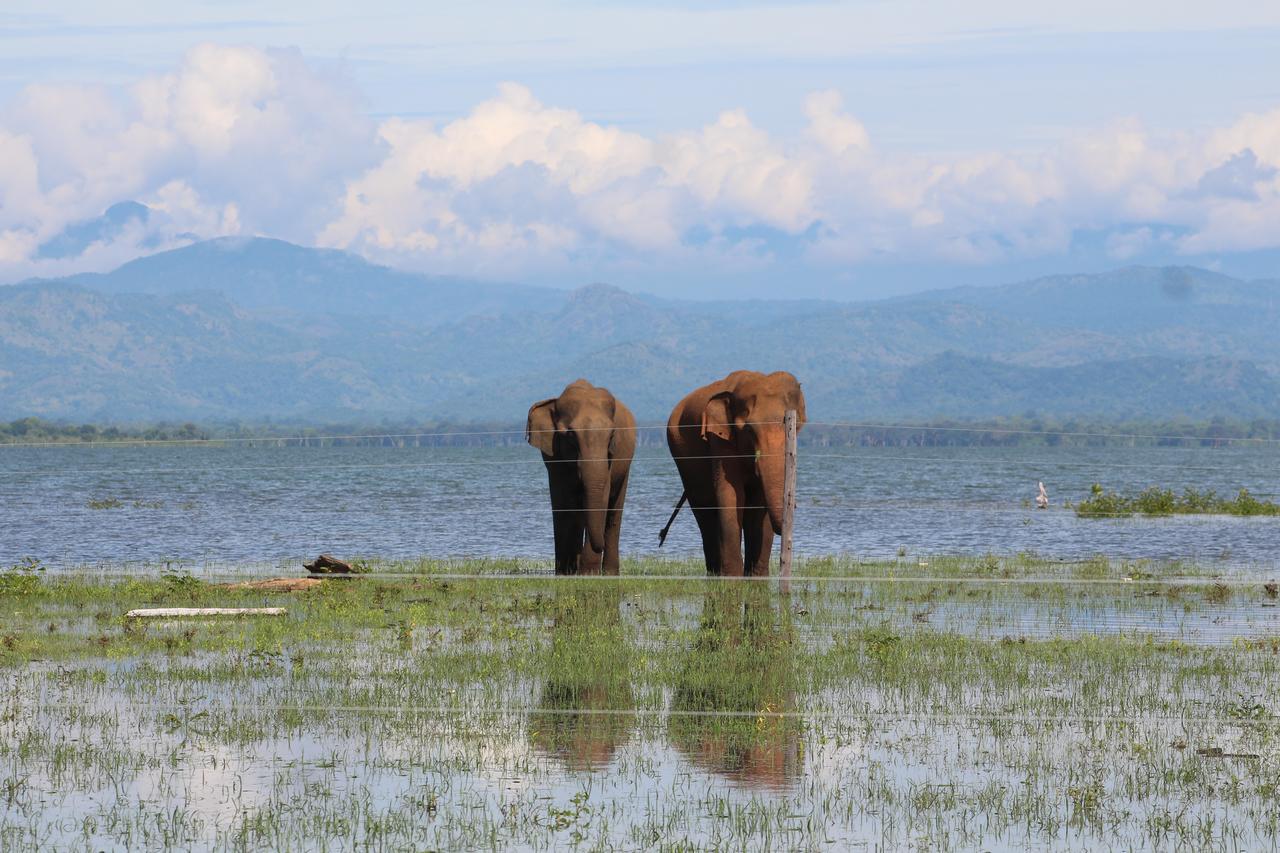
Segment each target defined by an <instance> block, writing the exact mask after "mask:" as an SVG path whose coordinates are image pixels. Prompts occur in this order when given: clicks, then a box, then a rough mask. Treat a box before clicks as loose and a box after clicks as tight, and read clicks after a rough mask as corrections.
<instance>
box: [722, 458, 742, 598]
mask: <svg viewBox="0 0 1280 853" xmlns="http://www.w3.org/2000/svg"><path fill="white" fill-rule="evenodd" d="M717 467H718V468H719V470H718V471H716V477H715V488H716V504H717V505H718V507H719V513H718V516H719V517H718V521H719V523H720V574H722V575H726V576H728V577H735V578H740V577H742V572H743V565H742V507H743V506H745V505H746V500H745V499H746V490H745V489H744V488H743V482H742V477H741V476H740V472H739V471H738V470H737V469H738V466H737V465H731V464H724V462H721V463H720V464H719V465H717Z"/></svg>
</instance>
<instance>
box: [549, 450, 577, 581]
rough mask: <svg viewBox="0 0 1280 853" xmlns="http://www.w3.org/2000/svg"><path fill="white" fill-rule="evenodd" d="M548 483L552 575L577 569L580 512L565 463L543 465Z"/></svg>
mask: <svg viewBox="0 0 1280 853" xmlns="http://www.w3.org/2000/svg"><path fill="white" fill-rule="evenodd" d="M547 479H548V481H549V483H550V486H551V510H552V512H551V516H552V527H553V529H554V531H555V539H556V574H558V575H571V574H573V573H574V572H576V571H577V570H578V552H579V551H581V550H582V537H583V525H582V519H581V517H580V515H581V514H580V513H579V512H577V510H578V509H580V508H581V507H580V504H581V498H580V496H579V495H578V489H577V482H576V475H575V474H574V473H573V471H572V470H570V468H569V466H567V465H564V464H560V463H554V462H552V463H548V464H547Z"/></svg>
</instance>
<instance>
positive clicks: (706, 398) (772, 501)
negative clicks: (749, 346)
mask: <svg viewBox="0 0 1280 853" xmlns="http://www.w3.org/2000/svg"><path fill="white" fill-rule="evenodd" d="M790 409H794V410H795V412H796V429H797V431H798V430H799V429H800V428H801V427H802V426H803V425H804V423H805V408H804V393H803V392H802V391H801V390H800V383H799V382H798V381H796V378H795V377H794V376H792V375H791V374H790V373H787V372H785V371H779V372H777V373H770V374H768V375H765V374H763V373H757V372H755V371H753V370H738V371H735V372H733V373H730V374H729V375H728V376H726V377H725V378H724V379H721V380H720V381H718V382H712V383H711V384H710V385H704V386H703V387H701V388H699V389H697V390H696V391H692V392H690V393H689V394H688V395H687V396H686V397H685V398H684V399H683V400H681V401H680V402H679V403H678V404H677V405H676V407H675V410H674V411H672V413H671V418H670V420H668V422H667V446H668V447H670V448H671V455H672V457H673V458H674V459H675V463H676V468H678V469H679V471H680V479H681V481H682V482H683V483H684V496H683V497H682V500H684V499H687V500H688V502H689V507H690V509H691V510H692V511H693V515H694V518H695V519H696V520H697V522H698V530H699V532H700V533H701V534H702V550H703V554H704V555H705V557H706V562H707V572H708V574H712V575H726V576H731V577H742V576H743V574H744V569H745V574H748V575H757V576H767V575H768V574H769V555H770V553H771V552H772V551H773V537H774V534H777V533H781V532H782V512H783V507H782V485H783V482H782V481H783V476H784V455H785V450H786V448H785V436H784V433H783V425H782V419H783V415H784V414H785V413H786V412H787V411H788V410H790ZM678 506H679V505H677V512H678V511H679V509H678ZM672 518H673V519H674V514H673V516H672ZM664 532H665V531H664ZM744 543H745V549H746V554H745V559H744V555H743V545H744Z"/></svg>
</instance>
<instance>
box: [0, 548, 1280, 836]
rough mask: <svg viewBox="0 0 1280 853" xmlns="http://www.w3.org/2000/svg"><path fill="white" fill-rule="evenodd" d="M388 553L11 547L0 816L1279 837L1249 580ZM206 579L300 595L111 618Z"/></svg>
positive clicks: (134, 822)
mask: <svg viewBox="0 0 1280 853" xmlns="http://www.w3.org/2000/svg"><path fill="white" fill-rule="evenodd" d="M370 562H373V563H374V564H375V565H374V567H373V569H374V574H373V575H371V576H369V577H364V578H359V579H355V580H331V581H326V582H325V583H324V584H323V585H321V586H320V587H318V588H315V589H313V590H311V591H307V592H303V593H296V594H264V593H261V592H256V591H251V590H232V589H227V588H223V587H219V586H217V585H214V584H211V583H207V582H203V581H200V580H197V579H194V578H191V577H189V576H184V575H170V576H168V577H157V576H152V577H148V578H132V579H122V580H106V579H94V578H92V577H90V576H88V575H81V576H77V577H62V576H58V575H55V574H53V573H50V572H41V571H40V570H39V567H38V566H34V565H26V566H21V567H15V568H14V569H13V570H11V571H8V572H3V573H0V673H2V674H3V676H4V678H5V683H6V690H5V692H4V695H3V698H2V699H0V800H3V801H4V804H5V807H4V812H3V817H0V846H3V847H4V848H5V849H19V848H24V847H39V846H59V847H106V846H118V847H128V848H131V849H133V848H155V849H165V848H178V849H185V848H190V847H193V846H197V847H212V848H263V847H271V848H277V849H298V848H317V847H335V846H351V847H355V846H362V847H363V846H374V847H386V848H392V849H402V848H411V849H431V848H439V849H458V848H466V849H477V848H478V849H507V848H510V847H525V848H531V849H562V848H565V847H579V848H582V849H600V848H623V849H636V848H641V847H643V848H657V849H704V848H705V849H713V848H725V847H728V848H735V849H741V848H752V849H760V848H770V849H803V848H806V847H812V846H843V847H847V846H849V845H850V844H852V843H853V842H854V841H858V840H867V841H870V842H871V843H872V844H873V846H875V845H878V846H880V847H882V848H888V849H903V848H912V847H917V848H921V847H922V848H929V849H973V848H978V847H1028V846H1029V847H1036V848H1042V847H1050V848H1052V847H1071V848H1080V847H1108V846H1117V845H1118V846H1121V847H1150V846H1162V847H1174V846H1178V845H1182V846H1187V847H1197V848H1198V847H1205V846H1213V847H1218V848H1224V849H1257V848H1259V847H1271V846H1274V845H1275V844H1276V843H1277V842H1278V840H1280V808H1278V807H1277V805H1276V803H1277V798H1276V793H1277V792H1280V742H1278V741H1277V733H1280V724H1278V723H1280V719H1278V718H1277V716H1276V715H1277V713H1280V706H1278V705H1277V704H1276V700H1275V697H1276V696H1277V695H1280V690H1278V689H1277V688H1280V654H1278V653H1277V649H1280V637H1278V636H1277V635H1276V634H1275V633H1274V632H1273V630H1272V629H1271V625H1272V623H1273V621H1274V616H1273V614H1274V613H1275V612H1276V611H1275V610H1272V609H1269V608H1267V607H1266V605H1269V604H1270V603H1272V599H1271V598H1270V596H1269V595H1268V593H1267V592H1266V590H1265V589H1264V588H1263V587H1262V586H1261V585H1260V584H1258V585H1245V584H1221V583H1218V582H1217V581H1215V580H1214V579H1213V578H1210V577H1206V576H1205V574H1204V573H1203V572H1198V571H1197V570H1196V569H1195V568H1194V567H1180V569H1174V568H1170V567H1160V566H1146V567H1145V568H1146V570H1147V571H1146V572H1145V574H1147V575H1149V576H1150V577H1143V578H1139V579H1137V580H1136V581H1134V582H1125V581H1124V578H1126V577H1129V578H1132V577H1133V574H1132V573H1134V572H1141V570H1140V569H1138V568H1135V567H1134V566H1132V565H1128V566H1126V565H1125V564H1122V563H1112V562H1111V561H1108V560H1104V559H1098V560H1094V561H1091V562H1089V563H1085V564H1057V563H1046V562H1044V561H1037V560H1036V558H1034V557H1032V556H1030V555H1024V556H1023V557H1020V558H1010V559H1006V558H997V557H983V558H975V559H972V560H959V559H953V560H941V561H939V560H937V559H931V560H927V561H926V560H919V559H907V558H904V559H902V560H899V561H889V562H888V563H881V564H875V565H867V566H858V565H855V564H854V563H852V562H851V561H847V560H839V559H829V560H813V561H807V562H805V563H802V564H801V565H800V566H799V567H797V575H798V576H803V577H806V578H816V580H806V581H804V582H797V583H796V585H795V587H794V588H793V592H792V593H791V595H790V596H783V595H780V594H778V593H777V591H776V589H775V588H774V586H773V585H772V584H767V583H759V582H726V581H715V580H707V579H706V578H704V577H702V576H701V575H699V574H698V572H697V571H696V568H697V567H696V566H694V565H692V564H688V563H678V562H670V563H661V564H657V563H652V562H648V561H646V562H641V563H629V564H628V565H626V566H625V567H624V573H626V574H630V575H632V576H631V577H627V576H625V574H624V577H622V578H618V579H606V580H597V579H574V578H550V577H537V576H532V575H529V576H527V577H516V578H511V577H491V578H485V577H481V578H459V577H448V576H447V575H450V574H469V573H474V572H475V571H476V570H479V572H480V573H484V572H490V573H493V572H504V573H505V572H508V571H510V570H512V569H520V568H521V566H519V565H515V566H513V565H511V564H506V563H486V564H481V565H475V564H465V563H464V564H458V563H439V562H435V561H376V560H375V561H370ZM920 562H929V564H930V565H928V566H925V567H921V566H919V565H918V564H919V563H920ZM524 568H527V567H524ZM390 569H396V570H399V571H401V572H406V573H407V574H405V575H403V576H401V577H384V576H383V574H382V573H384V572H386V571H388V570H390ZM854 570H861V571H864V572H865V574H864V575H863V576H861V577H860V578H856V579H854V580H850V578H852V577H854V576H853V575H852V574H851V573H852V572H853V571H854ZM893 571H897V572H898V573H899V574H898V575H896V576H894V575H893V574H892V572H893ZM924 572H928V573H929V575H928V576H925V575H924V574H923V573H924ZM638 574H644V575H646V576H647V577H643V578H640V577H635V575H638ZM1046 580H1048V581H1055V582H1043V581H1046ZM1077 580H1088V581H1090V582H1088V583H1077V582H1076V581H1077ZM1096 581H1104V582H1102V583H1098V582H1096ZM201 605H226V606H263V605H279V606H284V607H286V608H288V615H287V616H286V617H284V618H276V619H242V620H229V621H195V622H180V623H179V622H174V623H170V624H152V623H144V622H140V621H133V622H130V621H128V620H125V619H124V618H123V614H124V612H125V611H126V610H128V609H131V608H135V607H145V606H201ZM1254 617H1256V619H1255V618H1254ZM1250 620H1253V621H1250ZM1215 623H1216V625H1217V626H1218V627H1214V628H1212V630H1211V629H1210V628H1211V626H1214V625H1215ZM1224 625H1225V626H1226V627H1225V628H1223V627H1221V626H1224ZM1216 749H1220V750H1222V752H1223V755H1224V756H1226V755H1228V754H1229V755H1237V756H1252V757H1242V758H1241V757H1237V758H1230V757H1216V753H1214V750H1216ZM1198 750H1203V751H1205V752H1203V753H1202V752H1198Z"/></svg>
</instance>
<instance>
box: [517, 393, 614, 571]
mask: <svg viewBox="0 0 1280 853" xmlns="http://www.w3.org/2000/svg"><path fill="white" fill-rule="evenodd" d="M525 438H527V439H528V441H529V443H530V444H532V445H533V446H534V447H536V448H538V449H539V450H541V451H542V460H543V461H544V462H545V463H546V465H547V480H548V482H549V484H550V486H551V510H552V515H553V517H554V523H555V537H556V574H558V575H572V574H584V575H598V574H601V572H603V573H604V574H608V575H616V574H617V573H618V533H619V531H620V530H621V527H622V504H623V502H624V501H625V499H626V496H627V477H628V475H629V474H630V471H631V457H632V456H634V455H635V450H636V419H635V417H634V416H633V415H632V414H631V410H630V409H628V408H627V407H626V406H624V405H623V404H622V403H621V402H620V401H619V400H618V399H617V398H615V397H614V396H613V395H612V394H610V393H609V391H608V390H607V389H604V388H597V387H596V386H594V385H592V384H591V383H590V382H588V381H587V380H585V379H579V380H578V381H577V382H574V383H572V384H571V385H569V386H568V387H566V388H565V389H564V391H563V392H562V393H561V394H560V396H559V397H553V398H551V399H549V400H543V401H541V402H538V403H534V404H533V405H532V406H531V407H529V421H528V424H527V425H526V427H525Z"/></svg>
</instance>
